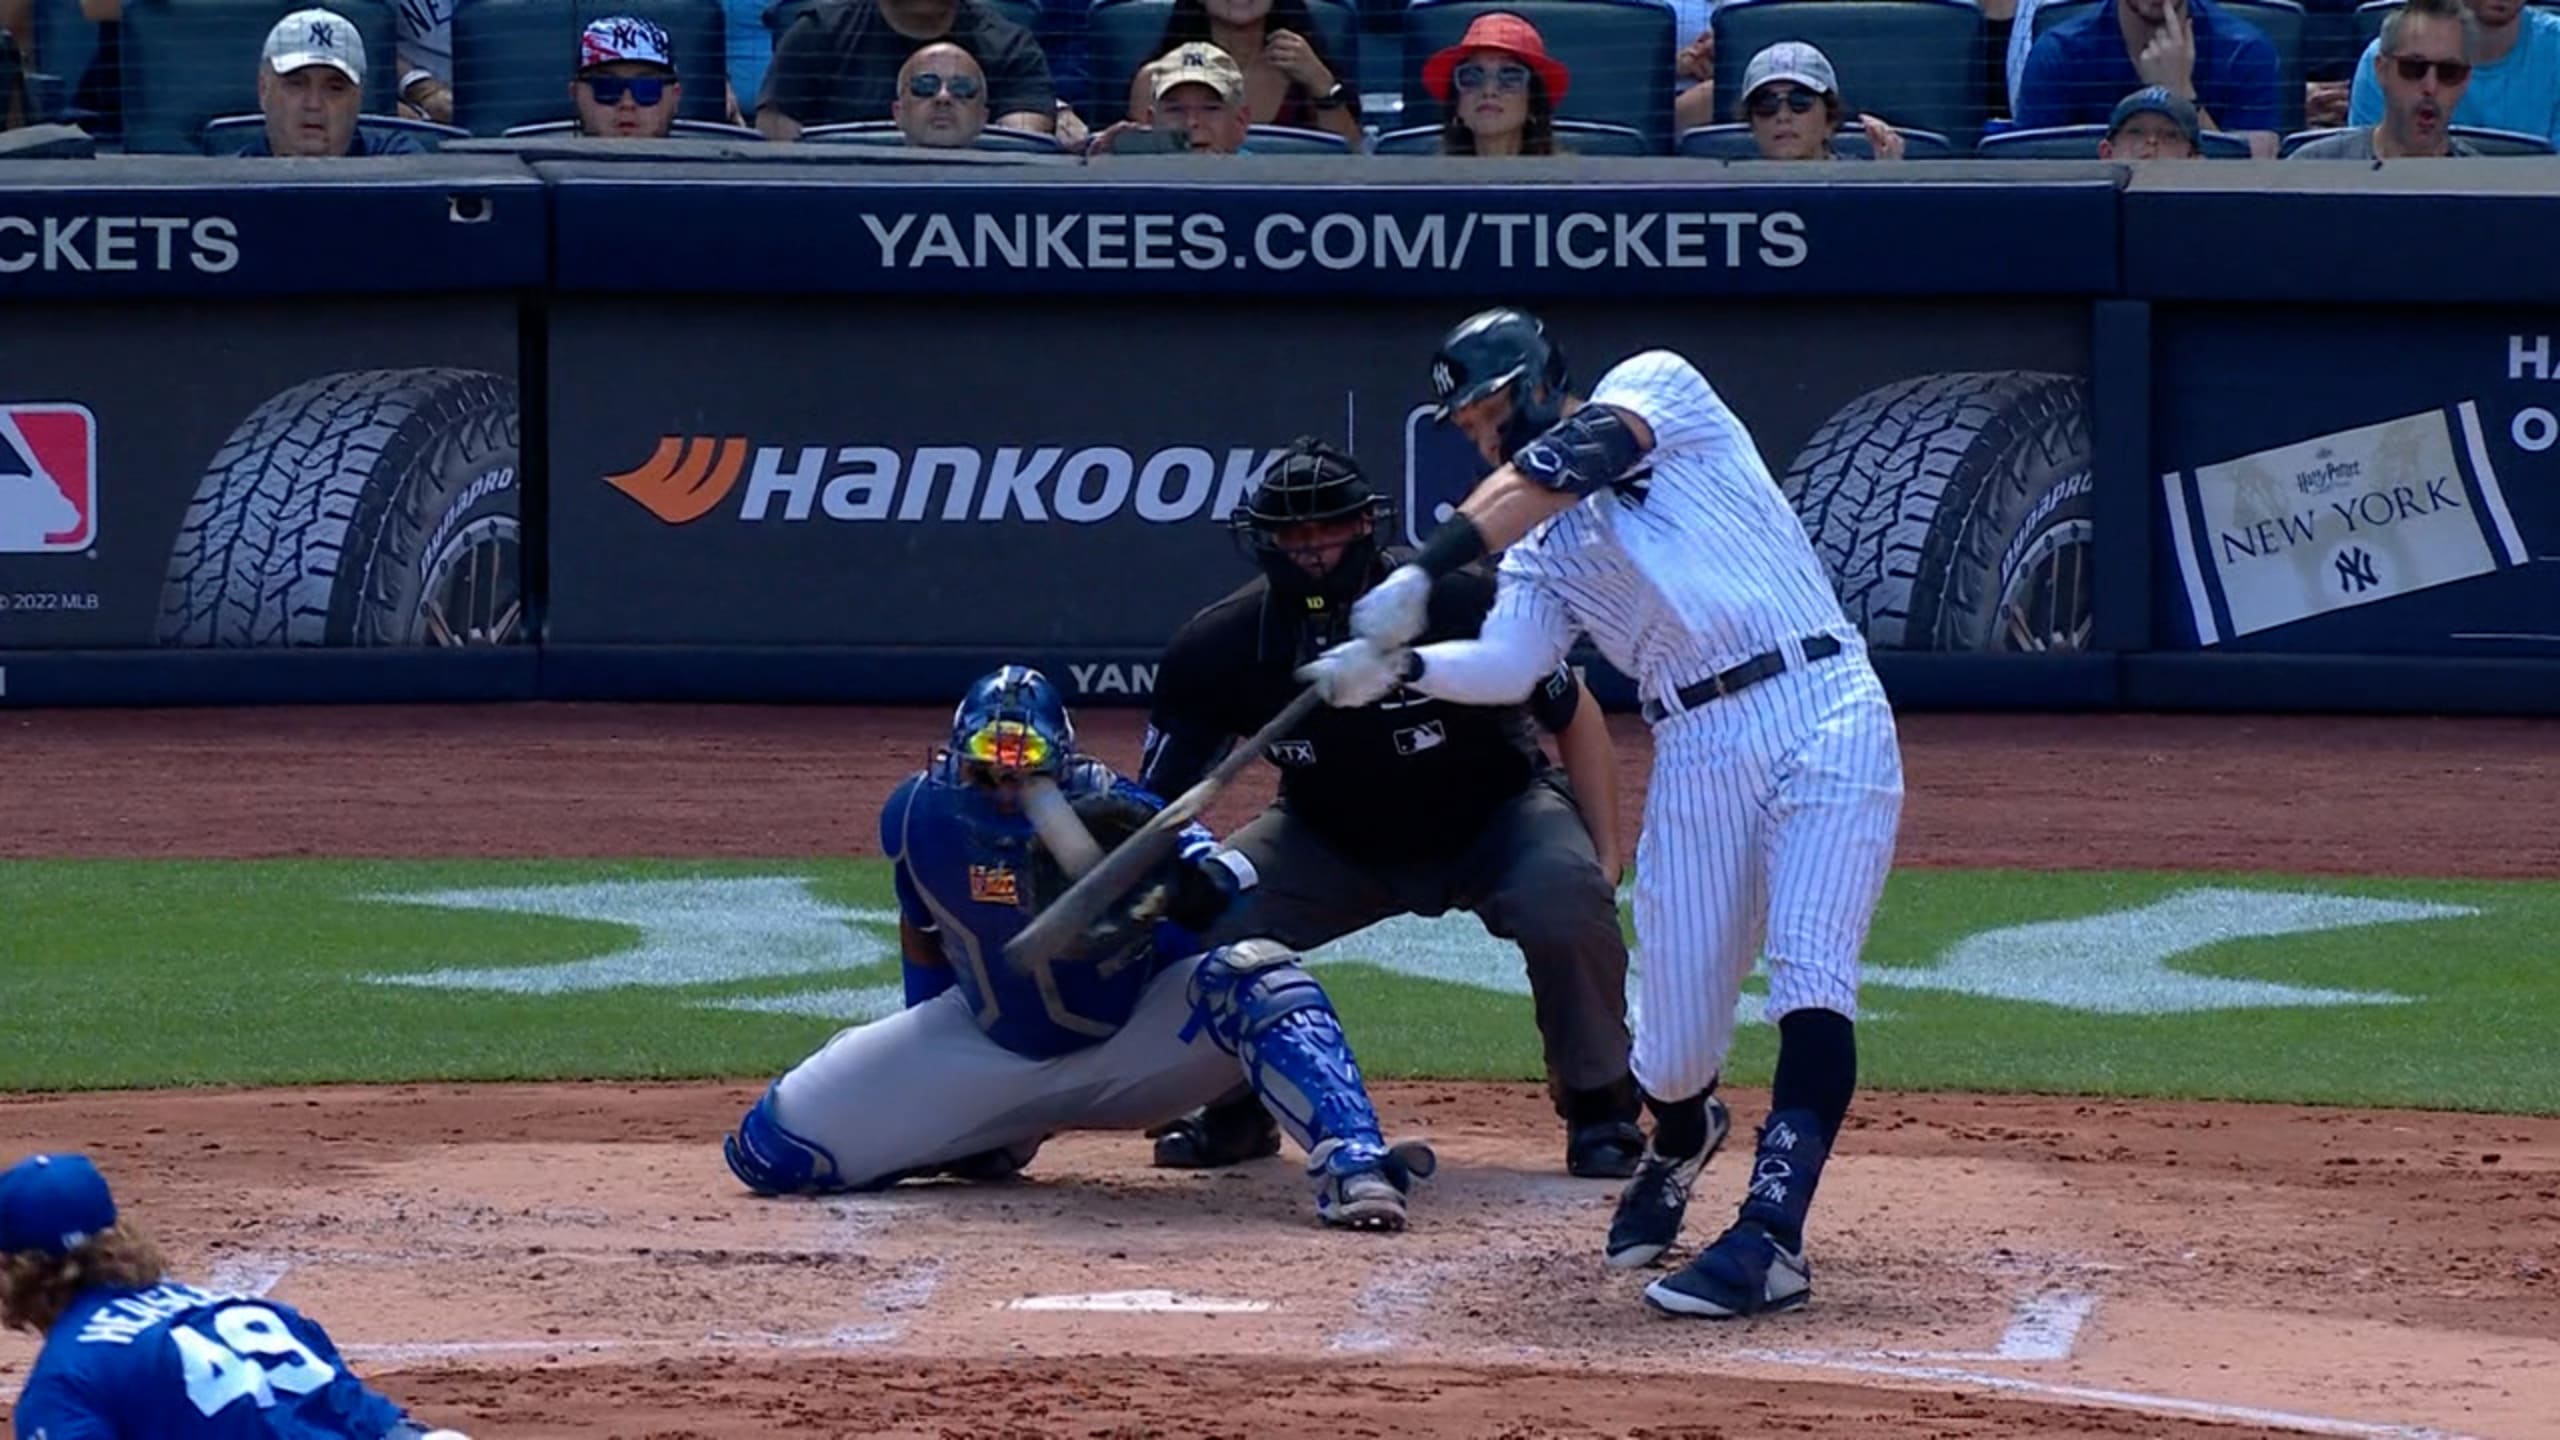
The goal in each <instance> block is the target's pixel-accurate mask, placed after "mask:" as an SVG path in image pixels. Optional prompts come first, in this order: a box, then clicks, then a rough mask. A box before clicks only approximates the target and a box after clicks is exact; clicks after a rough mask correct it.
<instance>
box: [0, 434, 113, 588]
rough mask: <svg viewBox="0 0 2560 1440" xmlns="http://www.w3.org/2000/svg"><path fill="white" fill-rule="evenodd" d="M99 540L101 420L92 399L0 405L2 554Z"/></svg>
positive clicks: (81, 545) (74, 546) (85, 545)
mask: <svg viewBox="0 0 2560 1440" xmlns="http://www.w3.org/2000/svg"><path fill="white" fill-rule="evenodd" d="M97 541H98V418H97V417H96V416H95V415H92V414H90V413H89V408H88V407H87V406H85V405H0V555H42V554H50V553H54V552H58V551H67V550H86V549H88V548H89V547H90V546H92V545H95V544H96V543H97Z"/></svg>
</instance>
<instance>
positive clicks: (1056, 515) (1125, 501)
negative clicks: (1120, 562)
mask: <svg viewBox="0 0 2560 1440" xmlns="http://www.w3.org/2000/svg"><path fill="white" fill-rule="evenodd" d="M1279 455H1280V452H1279V451H1278V450H1277V449H1270V450H1259V449H1253V448H1250V447H1244V446H1238V447H1232V448H1229V449H1226V450H1223V451H1212V450H1210V449H1207V448H1205V447H1200V446H1190V445H1176V446H1170V447H1167V448H1165V449H1161V450H1156V451H1152V452H1145V453H1141V452H1135V451H1130V450H1125V449H1122V448H1121V447H1119V446H1116V445H1087V446H1082V447H1078V448H1072V449H1071V448H1069V447H1067V446H1064V445H1005V446H999V447H995V448H983V447H979V446H974V445H919V446H916V447H914V448H912V449H891V448H889V447H886V446H879V445H845V446H831V445H798V446H786V445H761V446H751V445H750V442H749V441H748V440H747V439H746V438H744V437H742V436H735V435H733V436H729V437H727V438H713V437H709V436H687V435H668V436H663V437H661V438H660V439H659V441H658V448H657V449H656V450H655V451H653V452H651V453H650V455H649V458H648V459H647V460H645V461H643V462H641V464H640V465H638V466H637V467H635V468H633V469H631V470H627V471H624V472H622V473H620V474H615V475H607V476H605V477H604V481H605V483H606V484H608V485H611V486H612V487H613V488H614V489H616V490H619V491H621V492H622V493H623V494H625V495H628V496H630V497H631V498H632V499H633V500H634V501H637V502H638V503H639V504H640V506H641V508H643V509H645V510H647V511H648V512H649V513H650V514H652V515H655V516H657V517H658V518H659V519H660V520H663V521H665V522H666V523H668V524H670V525H689V524H691V523H693V522H694V521H696V520H700V519H701V518H703V517H704V516H706V515H708V514H710V513H711V512H712V511H713V510H715V509H718V508H720V507H721V506H722V505H723V503H724V502H726V501H727V500H728V499H729V497H730V496H731V495H732V494H735V495H736V496H737V497H738V500H737V505H736V509H735V510H734V512H733V514H734V516H735V518H736V519H738V520H739V521H742V522H746V523H757V522H763V521H781V522H784V523H791V522H797V521H805V520H809V519H813V518H820V517H823V518H825V519H829V520H840V521H847V522H854V523H860V522H864V521H879V520H900V521H920V520H926V519H939V520H944V521H954V522H966V521H972V520H977V521H996V520H1008V519H1020V520H1026V521H1034V522H1046V521H1050V520H1062V521H1066V522H1068V523H1070V524H1079V525H1090V524H1094V523H1096V522H1098V521H1103V520H1108V519H1110V518H1111V517H1113V516H1115V515H1118V514H1120V513H1121V512H1123V511H1125V510H1135V511H1136V512H1137V515H1138V518H1139V519H1141V520H1145V521H1148V522H1149V523H1152V524H1170V523H1173V522H1175V521H1181V520H1188V519H1191V518H1192V517H1194V516H1196V515H1199V514H1200V513H1202V512H1203V511H1206V512H1208V513H1209V514H1210V515H1212V516H1223V515H1227V514H1230V513H1232V512H1233V511H1234V509H1235V507H1236V505H1237V503H1238V502H1239V501H1241V500H1242V499H1243V498H1244V496H1245V495H1246V493H1247V492H1249V491H1250V490H1252V488H1253V486H1254V484H1255V482H1256V481H1258V480H1259V479H1260V478H1261V475H1262V472H1263V471H1264V470H1265V469H1266V468H1268V467H1269V466H1270V465H1271V463H1272V462H1273V461H1274V460H1276V459H1278V458H1279ZM742 476H743V478H744V479H745V482H746V483H745V484H744V485H743V486H741V485H740V484H739V483H738V482H739V480H740V478H741V477H742Z"/></svg>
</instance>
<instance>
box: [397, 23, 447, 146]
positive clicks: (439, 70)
mask: <svg viewBox="0 0 2560 1440" xmlns="http://www.w3.org/2000/svg"><path fill="white" fill-rule="evenodd" d="M453 6H454V0H399V7H400V107H401V111H402V113H404V114H406V115H408V116H409V117H410V118H412V119H416V120H433V121H434V122H436V123H437V124H439V125H450V124H452V123H453Z"/></svg>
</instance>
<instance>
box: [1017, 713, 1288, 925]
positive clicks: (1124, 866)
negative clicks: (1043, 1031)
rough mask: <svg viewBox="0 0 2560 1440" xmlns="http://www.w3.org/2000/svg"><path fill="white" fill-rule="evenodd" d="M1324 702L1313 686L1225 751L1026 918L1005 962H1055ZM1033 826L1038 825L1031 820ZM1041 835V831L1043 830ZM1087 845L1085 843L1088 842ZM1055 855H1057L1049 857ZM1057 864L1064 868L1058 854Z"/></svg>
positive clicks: (1062, 858)
mask: <svg viewBox="0 0 2560 1440" xmlns="http://www.w3.org/2000/svg"><path fill="white" fill-rule="evenodd" d="M1323 703H1324V695H1323V693H1322V692H1321V691H1319V690H1317V688H1316V687H1315V686H1313V685H1310V686H1308V687H1307V688H1306V689H1305V690H1303V691H1301V692H1299V694H1298V698H1297V699H1295V700H1292V701H1290V702H1289V703H1288V705H1286V706H1285V707H1283V708H1282V709H1281V711H1280V713H1279V714H1277V715H1274V716H1272V717H1271V723H1270V724H1268V725H1265V726H1263V727H1262V728H1261V729H1260V730H1258V731H1255V732H1254V734H1253V737H1252V738H1251V739H1249V740H1247V741H1245V742H1244V743H1243V744H1241V745H1239V746H1237V747H1236V748H1235V749H1234V750H1232V751H1230V752H1229V753H1228V755H1227V758H1225V759H1224V760H1221V761H1219V762H1218V764H1217V767H1216V768H1215V769H1212V770H1211V771H1210V772H1209V773H1208V774H1207V775H1204V776H1202V777H1201V779H1200V781H1199V783H1198V784H1195V785H1193V786H1192V787H1191V788H1190V789H1188V790H1185V791H1183V792H1182V794H1181V795H1180V796H1179V797H1177V798H1175V799H1174V800H1172V801H1171V802H1169V803H1168V804H1167V805H1166V806H1165V807H1164V808H1163V809H1162V810H1159V811H1157V812H1156V813H1155V815H1154V817H1153V818H1151V819H1149V820H1148V821H1147V823H1146V824H1145V825H1142V826H1140V827H1139V828H1138V832H1137V833H1136V834H1134V835H1131V836H1130V837H1129V838H1128V839H1126V840H1123V841H1121V842H1120V846H1119V848H1118V849H1116V850H1113V851H1112V852H1111V853H1110V854H1108V855H1105V856H1103V857H1102V861H1101V863H1100V864H1097V865H1095V866H1094V867H1093V868H1092V869H1090V870H1088V871H1086V872H1084V874H1083V875H1081V876H1079V877H1078V878H1077V880H1076V883H1074V884H1073V885H1070V886H1068V887H1067V893H1066V894H1064V895H1061V896H1059V897H1058V898H1057V900H1056V901H1055V902H1053V903H1052V904H1051V905H1050V906H1049V908H1048V909H1046V910H1043V911H1041V912H1040V913H1039V914H1037V915H1034V916H1032V917H1031V923H1030V924H1028V925H1025V926H1023V927H1022V933H1021V934H1019V935H1016V936H1014V937H1013V939H1012V940H1010V941H1008V942H1007V943H1006V945H1005V947H1004V958H1005V961H1006V963H1008V964H1011V965H1014V966H1016V967H1022V968H1028V967H1029V966H1033V965H1037V964H1039V963H1041V962H1042V961H1046V960H1054V959H1056V958H1057V957H1058V956H1059V955H1061V954H1063V953H1065V951H1066V948H1067V947H1068V946H1069V945H1071V944H1073V943H1074V942H1075V939H1076V937H1077V936H1079V935H1082V934H1083V933H1084V932H1085V931H1086V930H1087V929H1088V928H1090V927H1091V926H1092V924H1093V922H1094V921H1096V920H1099V919H1101V918H1102V916H1103V912H1105V911H1107V910H1109V909H1110V908H1111V906H1112V903H1113V902H1114V901H1117V900H1118V899H1119V898H1120V897H1121V896H1122V895H1124V894H1126V893H1128V890H1129V887H1130V886H1132V885H1135V884H1136V883H1138V880H1139V878H1140V877H1142V876H1144V875H1145V874H1146V873H1147V872H1148V871H1150V870H1153V869H1154V868H1155V867H1156V866H1158V865H1161V864H1163V863H1164V862H1165V860H1166V859H1167V858H1168V857H1170V856H1171V855H1172V854H1173V852H1174V847H1175V846H1176V845H1178V844H1180V843H1181V842H1180V838H1179V836H1178V834H1177V832H1178V831H1180V830H1181V829H1182V827H1183V826H1185V825H1188V824H1190V823H1191V822H1192V821H1193V820H1195V819H1197V818H1198V817H1199V815H1200V812H1201V811H1203V810H1206V809H1208V808H1209V802H1210V801H1212V800H1215V799H1216V798H1218V792H1219V791H1221V790H1223V789H1225V788H1226V786H1227V782H1228V781H1230V780H1233V779H1235V778H1236V776H1238V775H1241V774H1243V773H1244V768H1245V767H1246V766H1248V765H1251V764H1252V763H1253V762H1254V760H1255V759H1256V758H1258V757H1259V756H1260V755H1261V754H1262V752H1263V751H1264V750H1266V749H1268V748H1270V746H1271V744H1272V743H1273V742H1274V741H1277V740H1278V739H1279V738H1280V737H1281V736H1283V735H1286V734H1288V733H1289V732H1290V731H1292V730H1294V729H1296V728H1298V724H1299V722H1301V721H1303V720H1305V719H1306V718H1307V716H1309V715H1310V714H1313V713H1314V711H1315V708H1316V707H1317V706H1318V705H1321V704H1323ZM1033 823H1034V824H1035V825H1036V824H1038V823H1039V821H1038V819H1037V817H1034V819H1033ZM1043 834H1046V831H1045V830H1044V831H1043ZM1088 843H1090V842H1088ZM1052 853H1058V852H1052ZM1060 863H1061V864H1062V865H1063V864H1065V863H1066V861H1065V856H1064V855H1063V854H1061V855H1060Z"/></svg>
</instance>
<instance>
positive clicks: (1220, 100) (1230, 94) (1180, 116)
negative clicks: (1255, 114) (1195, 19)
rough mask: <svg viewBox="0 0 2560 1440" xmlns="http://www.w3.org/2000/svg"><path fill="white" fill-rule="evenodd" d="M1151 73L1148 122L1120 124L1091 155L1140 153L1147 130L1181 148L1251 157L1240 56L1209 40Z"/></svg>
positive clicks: (1153, 65) (1155, 65)
mask: <svg viewBox="0 0 2560 1440" xmlns="http://www.w3.org/2000/svg"><path fill="white" fill-rule="evenodd" d="M1147 73H1149V74H1151V75H1153V76H1154V79H1155V93H1154V95H1153V96H1152V97H1150V98H1149V100H1148V101H1147V107H1146V119H1145V121H1144V123H1141V122H1139V121H1136V120H1123V121H1120V122H1119V123H1118V124H1115V125H1113V126H1111V127H1110V128H1109V129H1106V130H1104V131H1103V132H1102V133H1101V134H1099V135H1096V136H1094V137H1093V144H1092V146H1091V147H1090V148H1089V149H1088V150H1087V152H1086V153H1088V154H1093V155H1109V154H1112V153H1114V152H1124V153H1125V152H1126V151H1132V150H1135V149H1136V148H1137V146H1136V143H1135V140H1134V137H1135V136H1136V134H1137V133H1138V132H1139V131H1142V130H1143V131H1151V132H1155V131H1160V132H1167V133H1168V134H1169V135H1170V136H1171V137H1172V139H1173V141H1174V144H1173V146H1172V147H1171V148H1175V149H1182V150H1198V151H1207V152H1208V153H1210V154H1213V155H1241V154H1245V153H1247V149H1248V147H1247V146H1246V144H1245V140H1246V137H1247V135H1248V133H1249V132H1250V131H1251V129H1252V127H1253V120H1252V118H1251V116H1252V112H1251V110H1250V108H1249V107H1250V106H1251V103H1252V101H1251V97H1250V95H1249V94H1248V92H1247V88H1246V85H1245V78H1244V67H1243V66H1240V65H1238V64H1237V63H1236V60H1235V57H1234V56H1232V55H1229V54H1228V53H1227V52H1226V51H1224V50H1221V49H1219V48H1218V47H1217V46H1215V45H1212V44H1210V43H1208V42H1207V41H1205V40H1203V41H1195V42H1193V43H1191V44H1188V45H1184V46H1181V47H1179V48H1178V49H1176V50H1175V51H1174V52H1173V53H1172V54H1170V55H1167V56H1165V57H1164V58H1162V59H1160V60H1155V61H1151V62H1149V64H1148V65H1147ZM1151 148H1152V147H1151Z"/></svg>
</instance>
